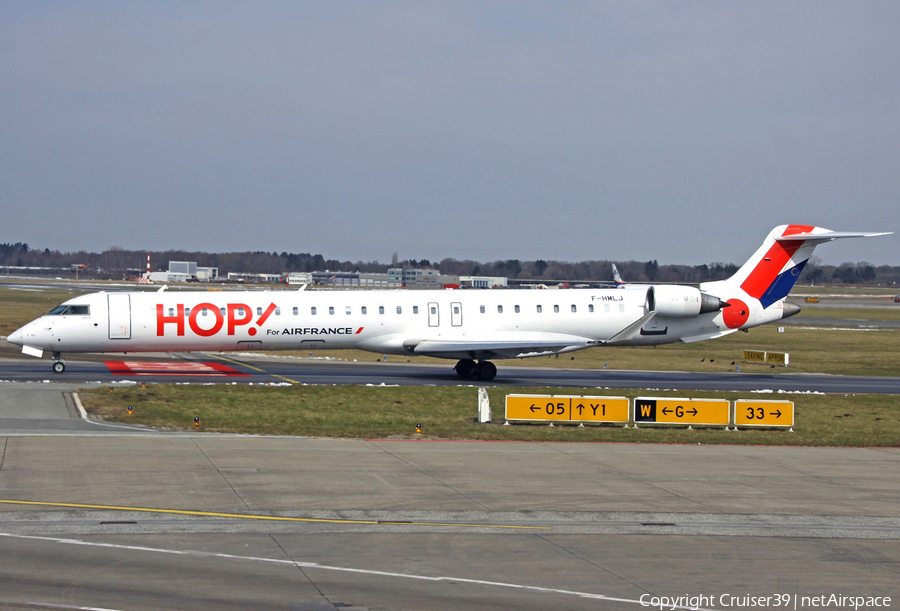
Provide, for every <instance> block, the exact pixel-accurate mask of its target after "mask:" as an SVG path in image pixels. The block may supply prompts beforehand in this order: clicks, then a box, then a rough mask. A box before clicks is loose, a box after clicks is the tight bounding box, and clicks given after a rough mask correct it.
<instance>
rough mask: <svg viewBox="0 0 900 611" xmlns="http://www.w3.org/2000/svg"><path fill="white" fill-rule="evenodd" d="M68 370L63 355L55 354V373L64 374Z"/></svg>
mask: <svg viewBox="0 0 900 611" xmlns="http://www.w3.org/2000/svg"><path fill="white" fill-rule="evenodd" d="M65 370H66V364H65V363H63V360H62V354H60V353H59V352H54V353H53V373H62V372H64V371H65Z"/></svg>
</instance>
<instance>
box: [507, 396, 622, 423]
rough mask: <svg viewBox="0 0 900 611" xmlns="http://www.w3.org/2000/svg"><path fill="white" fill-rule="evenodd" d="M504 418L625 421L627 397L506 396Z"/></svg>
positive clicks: (558, 420) (555, 420) (557, 420)
mask: <svg viewBox="0 0 900 611" xmlns="http://www.w3.org/2000/svg"><path fill="white" fill-rule="evenodd" d="M506 419H507V420H532V421H534V420H544V421H547V420H549V421H554V422H560V421H568V422H610V423H619V424H628V398H627V397H570V396H559V395H507V396H506Z"/></svg>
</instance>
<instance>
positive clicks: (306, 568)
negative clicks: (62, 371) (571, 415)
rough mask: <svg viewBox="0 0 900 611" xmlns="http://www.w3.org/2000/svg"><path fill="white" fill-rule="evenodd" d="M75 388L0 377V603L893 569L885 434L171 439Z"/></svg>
mask: <svg viewBox="0 0 900 611" xmlns="http://www.w3.org/2000/svg"><path fill="white" fill-rule="evenodd" d="M76 387H77V385H75V384H71V385H69V384H58V383H3V384H0V427H2V428H0V444H2V445H0V491H2V494H0V497H2V498H0V557H2V558H4V559H6V560H7V561H4V562H0V607H3V608H7V607H9V608H18V607H19V606H21V608H60V607H59V606H60V605H62V608H103V609H137V608H140V609H173V608H183V609H187V608H191V609H246V608H258V609H298V610H324V609H332V610H334V609H346V608H351V609H354V608H359V609H367V608H368V609H456V608H461V607H465V608H467V609H485V610H486V609H498V608H509V609H546V608H550V607H555V608H561V609H600V608H602V609H638V608H643V606H645V605H646V604H649V601H650V600H652V597H659V596H671V597H677V596H685V595H695V596H700V595H707V596H709V597H712V598H711V599H710V600H709V601H708V602H713V604H704V605H701V606H702V607H704V608H716V609H724V608H734V607H735V605H734V604H729V599H728V598H725V599H722V597H723V596H726V597H727V596H733V595H736V596H745V595H754V596H770V595H773V594H791V595H796V596H797V597H798V599H797V600H798V601H799V602H801V603H802V600H803V599H802V598H801V597H802V596H804V595H806V596H812V595H829V594H832V593H835V594H843V595H860V596H878V595H881V596H891V595H892V594H894V593H895V592H896V583H897V581H898V577H900V503H898V501H900V492H898V491H900V468H898V467H900V449H897V448H877V449H875V448H872V449H867V448H789V447H783V448H773V447H738V446H687V445H650V446H647V445H637V444H570V443H478V442H427V441H423V442H416V441H391V440H332V439H308V438H265V437H249V436H234V435H231V436H227V435H211V434H195V433H179V434H171V433H165V432H159V431H148V430H141V429H140V428H139V427H124V428H116V429H112V428H109V427H103V426H100V425H97V424H94V423H89V422H85V421H83V420H81V419H80V418H78V417H77V414H73V413H72V411H71V410H70V409H69V408H68V407H67V403H66V395H65V394H64V393H66V392H70V391H72V390H75V389H76ZM23 420H28V422H29V427H28V428H27V429H21V428H19V429H16V428H9V425H10V423H19V424H21V423H22V422H23ZM66 421H69V422H72V426H71V427H69V428H67V427H65V426H63V423H65V422H66ZM10 559H12V560H13V561H9V560H10ZM723 600H724V603H725V604H723ZM642 603H644V605H642ZM681 606H682V607H688V608H689V605H687V604H682V605H681ZM676 607H677V606H676ZM797 608H804V607H803V605H802V604H801V605H799V606H798V607H797Z"/></svg>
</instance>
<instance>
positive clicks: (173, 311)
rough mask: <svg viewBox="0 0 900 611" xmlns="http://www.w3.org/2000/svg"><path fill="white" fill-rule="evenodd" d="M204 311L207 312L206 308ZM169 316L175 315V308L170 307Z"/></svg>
mask: <svg viewBox="0 0 900 611" xmlns="http://www.w3.org/2000/svg"><path fill="white" fill-rule="evenodd" d="M203 313H204V314H205V313H206V310H203ZM169 316H175V308H169Z"/></svg>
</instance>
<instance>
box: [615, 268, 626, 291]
mask: <svg viewBox="0 0 900 611" xmlns="http://www.w3.org/2000/svg"><path fill="white" fill-rule="evenodd" d="M612 272H613V274H612V276H613V284H614V285H615V287H616V288H622V287H624V286H625V284H626V283H625V281H624V280H622V274H620V273H619V270H618V269H616V264H615V263H613V264H612Z"/></svg>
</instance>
